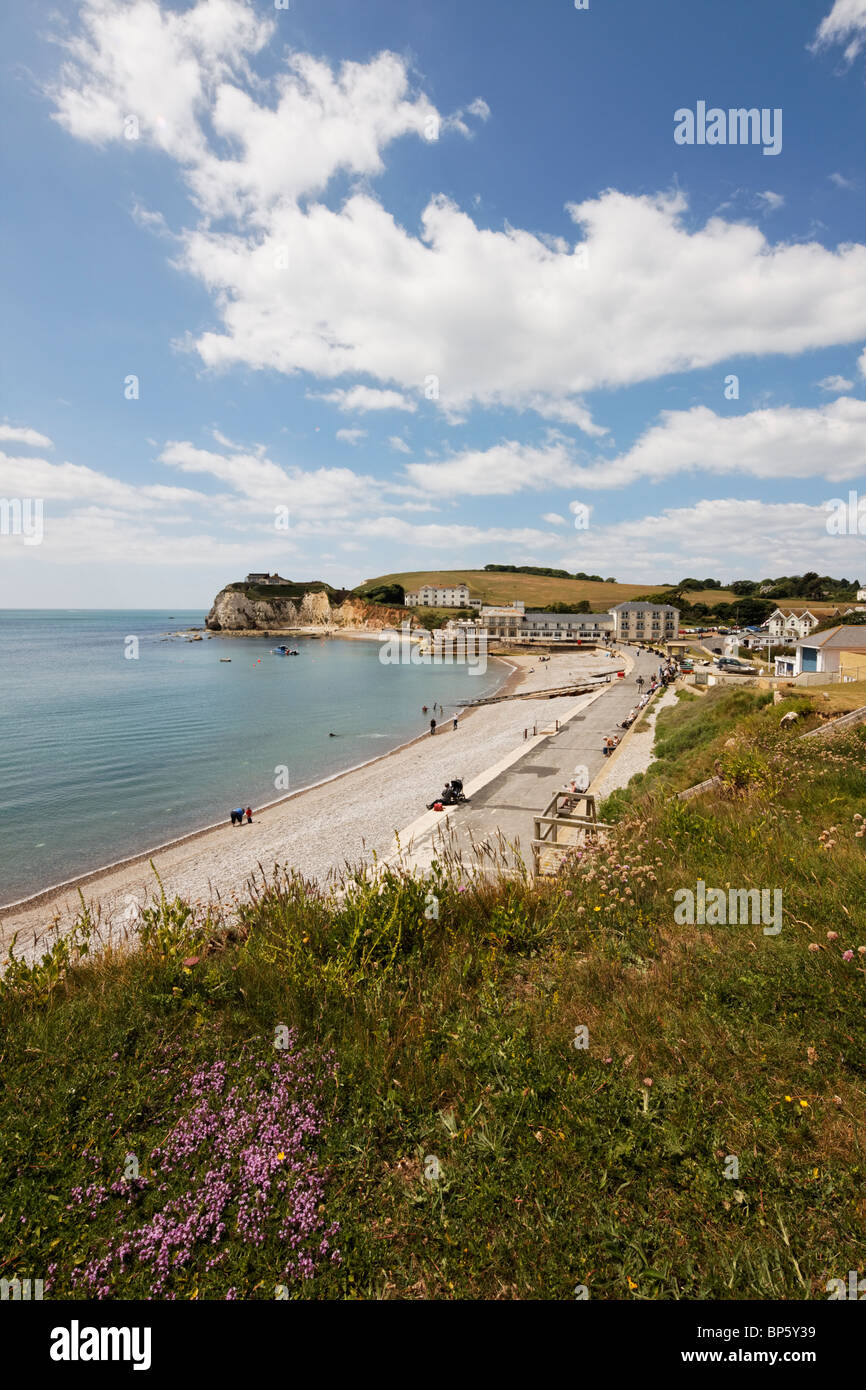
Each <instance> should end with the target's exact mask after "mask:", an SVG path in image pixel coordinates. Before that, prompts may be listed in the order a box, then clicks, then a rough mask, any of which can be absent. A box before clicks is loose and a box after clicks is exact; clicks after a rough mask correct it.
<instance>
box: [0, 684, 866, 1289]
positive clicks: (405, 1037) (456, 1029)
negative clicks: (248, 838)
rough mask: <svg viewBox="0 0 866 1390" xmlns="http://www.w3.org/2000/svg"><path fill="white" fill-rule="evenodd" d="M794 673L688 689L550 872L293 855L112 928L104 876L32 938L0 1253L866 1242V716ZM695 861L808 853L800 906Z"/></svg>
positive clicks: (288, 1268)
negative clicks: (297, 872)
mask: <svg viewBox="0 0 866 1390" xmlns="http://www.w3.org/2000/svg"><path fill="white" fill-rule="evenodd" d="M768 698H769V697H767V696H765V695H763V694H760V693H758V692H755V691H748V690H727V691H725V690H714V691H711V692H710V693H709V694H708V695H707V696H706V697H705V698H704V699H702V700H697V699H696V698H694V697H692V698H688V697H686V698H684V699H682V700H681V701H680V703H679V705H678V706H677V707H676V708H674V709H672V710H668V711H663V712H662V714H661V715H660V716H659V719H658V728H657V751H658V753H659V761H658V762H657V763H656V764H654V766H653V768H652V769H651V770H650V772H649V773H647V774H645V775H644V776H643V777H641V778H639V779H635V782H634V783H633V784H632V787H631V788H630V789H629V790H628V791H627V792H619V793H616V794H615V795H614V796H613V797H611V798H610V800H609V801H608V803H607V805H606V807H605V814H606V816H607V818H608V819H613V820H615V822H616V824H615V829H614V830H613V832H612V834H611V836H610V838H609V841H608V843H607V845H606V846H604V847H602V848H601V849H599V850H598V851H595V852H592V853H587V854H585V855H583V856H582V857H580V858H576V859H575V861H574V862H573V863H571V864H570V865H569V866H568V867H567V868H566V869H565V871H564V872H563V874H562V876H561V877H560V878H559V879H557V880H555V881H548V882H542V883H540V884H538V885H532V884H531V883H529V882H524V881H514V880H511V881H508V880H505V879H501V880H500V881H498V882H497V881H492V876H490V875H488V876H487V878H486V879H484V880H478V879H475V878H473V876H472V875H471V873H470V872H468V871H467V870H465V869H464V870H461V868H460V866H459V865H458V864H455V863H453V862H451V861H448V860H446V861H445V862H443V863H441V864H440V865H438V866H437V867H436V868H435V870H434V873H433V876H432V878H431V879H430V880H428V881H426V882H423V883H422V882H420V881H412V880H410V879H407V878H404V877H402V876H400V875H397V874H391V873H384V874H381V875H379V876H377V877H373V876H371V875H370V874H364V873H358V874H355V875H354V876H351V877H350V880H349V881H348V882H347V884H346V885H345V890H344V892H343V893H342V894H336V893H332V892H331V891H330V890H329V891H325V890H324V889H321V888H317V887H316V886H314V885H311V884H307V883H304V882H303V880H302V879H301V878H299V877H297V876H292V875H286V874H274V875H270V876H268V878H267V879H266V880H265V879H263V880H262V882H261V883H260V884H259V885H258V887H257V888H256V889H255V891H254V892H253V893H252V896H251V898H250V901H249V903H248V904H247V905H246V906H245V907H244V908H243V909H242V911H241V915H240V920H239V921H237V920H235V921H234V922H232V923H229V922H228V921H223V920H221V919H220V918H219V917H218V916H215V915H211V916H202V915H201V914H200V913H196V912H194V911H192V910H191V909H190V908H188V907H186V906H185V905H183V904H180V903H171V902H166V901H164V900H163V901H161V902H159V901H157V902H155V903H154V904H153V906H152V908H151V909H149V910H148V911H147V912H146V913H145V914H144V920H143V922H142V924H141V925H142V932H141V935H142V946H141V949H140V950H139V951H138V952H137V953H136V954H134V955H128V956H124V955H121V954H119V953H110V952H109V953H105V952H103V953H100V954H98V955H97V953H96V952H95V951H93V952H92V953H90V954H87V951H88V943H89V942H90V941H92V936H93V923H92V922H91V921H90V919H89V918H88V916H87V914H86V913H85V914H83V916H82V919H81V922H80V924H79V930H78V934H77V937H76V943H77V944H74V945H69V946H67V948H65V950H66V954H65V956H64V955H61V954H60V953H59V952H58V953H57V955H56V957H55V959H53V960H52V961H50V962H47V963H46V964H44V965H42V966H40V967H38V968H34V969H28V968H27V967H23V966H16V965H14V964H13V966H12V967H11V968H10V969H9V970H8V971H7V976H6V983H5V986H4V988H3V991H2V995H0V1077H2V1092H0V1276H3V1277H5V1278H12V1277H13V1276H16V1275H17V1276H19V1277H21V1278H24V1277H28V1276H31V1277H34V1278H40V1277H42V1278H44V1279H45V1280H46V1297H55V1298H57V1297H64V1296H66V1297H77V1298H90V1297H95V1296H102V1297H118V1298H131V1297H146V1296H153V1297H158V1298H163V1297H176V1298H181V1299H189V1298H219V1299H225V1298H266V1299H271V1298H275V1297H290V1298H295V1297H307V1298H395V1297H396V1298H485V1299H487V1298H491V1299H497V1298H498V1299H513V1298H521V1299H522V1298H554V1299H572V1298H574V1297H575V1296H578V1297H582V1296H589V1297H591V1298H602V1299H629V1298H634V1299H670V1298H685V1299H706V1298H720V1299H725V1298H735V1297H739V1298H752V1299H768V1298H790V1299H805V1298H825V1297H826V1296H827V1295H826V1292H825V1288H826V1284H827V1281H828V1279H830V1278H845V1277H846V1275H847V1271H848V1270H849V1269H858V1270H860V1271H861V1273H862V1272H863V1270H864V1266H866V1240H864V1218H866V1198H864V1176H866V1165H864V1154H863V1147H862V1146H863V1134H864V1118H866V1105H864V1081H866V1016H864V965H866V922H864V916H866V907H864V904H866V861H864V845H866V838H864V830H863V827H864V825H866V821H864V819H863V817H864V815H866V794H864V762H866V757H864V755H866V731H864V728H863V727H862V726H861V728H859V729H856V730H854V731H852V732H851V733H849V734H846V735H840V736H837V737H836V738H835V739H833V740H832V742H827V741H825V740H821V739H807V740H800V739H799V738H798V736H797V735H798V733H799V732H802V730H803V729H804V728H808V727H810V726H811V725H812V724H814V723H816V722H817V720H816V716H815V714H814V713H813V712H812V705H811V703H810V700H809V699H804V698H801V697H798V698H797V699H796V700H790V701H786V702H785V704H784V705H782V706H777V707H775V708H774V707H773V706H772V705H771V704H769V703H768ZM790 709H797V710H798V711H799V712H800V713H801V719H800V721H799V725H798V726H796V727H795V729H794V730H789V729H787V728H784V729H783V728H781V727H780V725H779V718H780V716H781V715H782V714H784V713H785V712H786V711H788V710H790ZM714 772H718V773H719V774H720V775H721V777H722V779H723V787H722V790H721V791H718V792H713V793H712V794H711V795H709V796H707V795H705V796H703V797H701V798H698V799H696V800H693V801H689V802H681V801H679V800H677V799H676V798H675V797H673V796H672V793H673V792H674V791H676V790H677V789H680V788H683V787H686V786H689V785H691V784H693V783H695V782H697V781H698V780H700V779H702V778H704V777H708V776H711V775H713V773H714ZM698 879H702V880H704V881H705V882H706V883H707V884H708V885H710V886H714V887H726V886H729V885H730V886H733V887H743V888H750V887H758V888H771V889H774V888H781V889H782V892H783V903H784V926H783V929H782V931H781V933H780V934H779V935H777V936H767V935H765V934H764V933H763V930H762V927H761V926H760V925H758V926H748V925H744V926H700V925H695V926H677V925H676V924H675V922H674V900H673V894H674V892H675V891H676V890H677V889H681V888H683V887H691V888H692V889H694V887H695V885H696V882H697V880H698ZM584 1030H585V1031H584ZM584 1043H586V1044H587V1045H586V1046H583V1045H582V1044H584ZM584 1291H585V1292H584Z"/></svg>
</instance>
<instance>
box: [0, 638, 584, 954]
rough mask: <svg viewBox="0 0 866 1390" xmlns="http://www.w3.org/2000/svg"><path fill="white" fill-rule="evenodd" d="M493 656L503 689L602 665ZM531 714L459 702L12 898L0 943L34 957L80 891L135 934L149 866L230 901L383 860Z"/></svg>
mask: <svg viewBox="0 0 866 1390" xmlns="http://www.w3.org/2000/svg"><path fill="white" fill-rule="evenodd" d="M496 660H498V661H501V662H502V664H503V665H504V666H506V667H510V668H511V669H510V670H508V672H507V674H506V677H505V679H504V681H503V682H502V684H501V685H500V686H499V687H498V693H500V694H509V693H514V692H515V691H516V690H517V689H518V688H519V689H520V690H521V693H526V691H527V689H536V690H539V691H541V690H543V689H544V688H545V687H547V686H549V685H550V683H551V681H550V678H551V676H554V675H556V676H558V677H561V678H562V683H564V682H565V680H566V678H567V673H568V672H569V668H571V669H572V672H574V676H575V679H582V678H583V676H584V674H588V673H589V672H590V671H592V670H593V669H594V668H596V667H597V666H598V664H599V663H598V659H597V655H596V654H595V653H589V652H587V653H584V654H582V655H578V654H575V653H569V654H566V653H562V654H557V655H556V656H553V657H552V659H551V662H550V664H547V663H545V664H543V665H541V666H538V665H537V658H536V657H535V656H532V655H523V654H522V653H521V654H512V655H511V656H510V659H509V660H503V658H501V657H497V658H496ZM581 667H583V670H582V671H581V670H580V668H581ZM574 668H577V670H576V671H575V669H574ZM573 703H574V697H573V696H571V697H567V696H566V697H556V698H553V699H546V698H545V699H544V701H543V710H544V719H545V721H546V722H549V721H550V720H551V719H553V718H554V717H556V716H557V715H559V714H562V713H564V712H565V710H566V709H567V708H569V707H571V706H573ZM480 712H483V718H479V717H478V715H479V713H480ZM469 715H475V716H476V717H475V718H472V719H470V718H469V717H468V716H469ZM531 723H532V720H531V718H530V716H529V711H528V710H527V709H526V706H525V704H524V703H523V701H519V702H517V701H511V700H505V701H503V702H502V703H500V704H493V705H485V706H480V707H466V708H464V709H463V711H462V713H461V715H460V717H459V722H458V727H457V729H456V730H453V729H452V726H451V722H450V720H449V721H447V723H446V724H445V726H444V727H443V726H440V727H439V729H438V730H437V735H436V736H435V737H431V736H430V735H429V734H428V733H424V734H420V735H417V736H416V737H414V738H412V739H411V740H409V741H408V742H406V743H403V744H401V745H400V746H399V747H397V748H393V749H390V750H389V751H388V752H387V753H383V754H380V755H379V756H377V757H376V758H373V759H370V760H367V761H366V762H364V763H362V764H360V765H356V766H354V767H352V768H347V769H344V770H343V771H341V772H339V773H336V774H333V775H332V776H330V777H329V778H327V779H323V780H321V781H320V782H318V783H316V784H313V785H311V786H308V787H303V788H299V789H298V790H297V791H295V792H291V793H289V794H288V795H286V796H284V797H281V798H279V799H278V800H277V801H275V802H272V803H269V804H268V806H267V807H262V808H259V809H258V810H257V811H256V813H255V815H254V819H253V823H252V824H251V825H247V824H245V825H244V826H242V827H241V828H240V829H239V828H237V827H230V826H229V822H228V818H227V817H226V819H225V820H223V821H220V822H219V823H218V824H217V825H214V826H206V827H202V828H200V829H198V830H195V831H193V832H190V833H189V834H187V835H185V836H183V837H179V838H176V839H174V840H173V841H171V842H169V843H167V844H166V845H162V846H158V847H156V848H151V849H149V850H147V851H143V852H142V853H140V854H138V855H135V856H130V857H128V858H126V859H124V860H121V861H118V862H117V863H116V864H113V865H106V866H103V867H101V868H99V869H94V870H91V871H90V872H89V873H87V874H83V875H79V876H78V877H76V878H74V879H72V880H70V881H68V882H66V883H63V884H58V885H52V886H50V887H48V888H46V889H43V890H41V891H40V892H38V893H36V894H33V895H31V896H30V897H29V898H25V899H23V900H19V901H18V903H16V904H8V905H7V906H6V907H4V908H3V909H0V943H2V945H3V946H4V948H6V949H8V943H9V941H10V939H11V937H12V936H13V935H16V934H17V935H18V954H19V955H22V956H23V957H24V958H26V959H31V960H32V959H35V958H38V955H39V954H40V953H39V951H38V949H37V948H38V945H39V942H40V941H42V940H43V939H44V938H46V937H48V938H49V939H50V940H53V939H54V938H55V935H56V934H62V933H63V932H64V931H66V930H68V929H69V927H70V926H71V924H72V922H73V921H74V920H75V918H76V917H77V916H78V914H79V913H80V911H81V900H80V897H79V894H80V895H81V896H82V897H84V900H85V902H86V903H87V904H88V905H89V906H90V907H91V909H92V911H93V914H94V918H95V920H96V922H97V924H98V929H97V939H98V940H101V941H102V942H103V944H105V942H106V941H109V942H115V943H117V942H118V941H119V940H123V941H128V940H130V939H132V938H134V935H135V920H136V918H137V915H138V910H140V908H141V907H142V906H143V905H144V904H146V903H147V902H152V901H153V900H154V897H155V896H156V894H157V881H156V879H155V875H154V870H155V872H156V874H158V875H159V880H160V882H161V884H162V887H163V891H164V892H165V895H166V897H167V898H168V899H169V900H171V899H172V898H174V897H175V896H177V897H180V898H182V899H184V900H186V901H188V902H190V903H194V904H196V905H198V906H204V905H205V904H207V903H208V902H213V903H216V904H220V905H221V906H222V907H223V908H224V909H226V908H227V909H229V910H230V909H231V908H232V907H233V906H234V905H235V904H236V903H237V902H238V901H240V900H241V899H242V898H243V897H244V896H245V895H246V894H247V893H248V891H249V885H250V883H251V881H252V880H253V879H254V878H259V877H260V876H261V874H262V873H264V874H265V875H266V876H270V874H271V872H272V871H273V870H274V869H282V868H283V867H286V866H287V867H289V868H294V869H296V870H297V871H298V872H299V873H301V874H302V875H303V876H304V878H306V879H308V880H310V881H316V882H319V883H323V884H324V883H327V882H330V881H334V880H335V879H338V878H339V876H340V874H341V873H343V872H345V871H346V869H351V868H354V867H356V866H359V865H362V864H370V863H371V862H373V861H374V860H378V861H381V860H384V859H386V858H387V857H388V856H389V855H390V854H391V853H392V851H393V849H394V848H395V844H396V843H397V842H398V839H399V837H400V836H401V835H402V834H403V832H404V829H405V828H406V827H408V826H410V825H412V824H413V823H414V822H415V821H416V820H417V819H418V816H419V814H421V813H422V811H423V810H424V808H425V806H426V804H427V802H429V801H430V799H431V797H433V796H435V795H436V793H437V791H438V789H439V788H440V787H441V786H443V785H444V783H445V782H447V781H448V780H449V779H450V778H451V777H454V776H460V777H462V778H463V779H464V781H465V782H466V783H467V784H469V783H470V782H472V781H473V780H474V779H477V778H478V777H479V776H481V775H483V774H484V773H485V772H486V771H487V769H489V768H491V767H492V766H494V765H495V764H497V763H499V762H500V761H501V760H502V759H503V758H506V757H510V756H512V755H514V756H519V755H520V754H522V751H523V749H522V740H523V736H524V730H525V728H526V726H527V725H530V726H531ZM151 860H152V861H153V866H154V867H153V868H151V867H150V862H151ZM82 890H84V891H82ZM88 890H89V891H88ZM43 949H44V947H43Z"/></svg>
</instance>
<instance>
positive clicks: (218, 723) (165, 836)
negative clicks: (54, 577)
mask: <svg viewBox="0 0 866 1390" xmlns="http://www.w3.org/2000/svg"><path fill="white" fill-rule="evenodd" d="M203 624H204V613H202V612H194V613H191V612H184V611H182V610H177V611H176V612H174V613H173V614H169V613H168V612H142V611H135V612H116V611H114V612H81V611H73V612H46V611H41V610H40V611H32V612H27V611H22V610H0V718H2V729H3V738H2V743H0V817H2V821H0V823H2V834H0V905H2V904H5V903H9V902H13V901H15V900H16V899H17V898H21V897H24V896H25V895H27V894H29V893H35V892H38V891H39V890H40V889H41V888H45V887H48V886H50V885H51V884H54V883H59V882H62V881H63V880H64V879H67V878H71V877H74V876H75V875H77V874H81V873H87V872H88V871H90V870H92V869H96V868H99V867H101V866H102V865H103V864H107V863H110V862H112V861H113V860H116V859H122V858H124V857H125V856H127V855H131V854H136V853H140V852H141V851H143V850H146V849H149V848H151V847H153V846H155V845H157V844H161V843H162V842H163V841H165V840H170V839H172V838H173V837H174V836H176V835H182V834H184V833H185V832H186V831H189V830H195V829H198V828H199V827H201V826H205V825H210V824H212V823H213V822H215V821H219V820H222V819H223V818H224V817H225V818H226V819H227V818H228V813H229V810H230V809H231V808H232V807H233V806H239V805H241V804H243V805H244V806H247V805H252V806H256V805H262V804H264V803H265V802H268V801H274V800H276V799H277V798H278V797H279V796H282V795H285V794H286V793H285V790H284V788H283V786H276V785H275V779H276V777H277V775H278V774H277V773H276V769H277V768H280V767H286V768H288V779H289V788H288V789H289V791H295V790H297V789H298V788H300V787H304V786H310V785H311V784H312V783H314V782H318V781H321V780H322V779H323V778H325V777H329V776H331V775H333V774H334V773H336V772H340V771H343V770H344V769H346V768H348V767H354V766H356V765H357V764H358V763H362V762H367V761H368V760H369V759H370V758H375V757H378V756H379V755H380V754H382V753H385V752H388V750H389V749H391V748H396V747H397V746H398V745H399V744H401V743H405V742H406V741H407V740H408V739H411V738H414V737H415V736H416V735H418V734H421V733H424V731H425V730H426V729H427V728H428V726H429V720H430V713H428V714H426V715H424V714H422V713H421V706H422V705H425V704H426V705H428V706H431V712H432V705H433V703H434V701H435V702H436V703H437V704H438V703H441V704H442V705H443V706H444V709H445V714H444V715H440V714H438V712H437V718H438V719H444V718H448V717H450V716H451V715H452V714H454V713H456V711H457V709H459V708H460V702H461V700H463V701H465V700H469V699H474V698H477V697H478V696H480V695H486V694H490V693H491V691H492V690H494V689H495V688H496V687H497V686H498V685H499V684H500V683H501V681H502V678H503V674H504V668H503V667H502V666H501V665H498V664H497V663H492V664H491V666H490V668H489V670H488V671H487V672H486V674H485V675H483V676H473V675H470V674H469V673H468V671H467V670H466V668H465V667H460V666H430V667H417V666H411V665H384V664H383V663H382V662H380V660H379V644H378V642H367V641H347V640H342V639H339V638H337V639H324V638H318V637H313V638H303V637H298V638H295V639H292V641H291V645H292V646H294V647H297V649H298V652H299V655H298V656H293V657H278V656H273V655H271V651H270V649H271V647H272V646H273V645H274V639H267V638H260V637H250V638H242V637H231V638H219V637H217V636H214V637H213V638H212V639H211V640H210V641H208V640H207V638H205V640H204V641H202V642H188V641H186V640H185V639H184V638H183V637H178V636H173V637H167V635H166V634H168V633H173V632H178V631H180V630H181V629H183V628H188V627H193V626H197V627H203ZM128 637H136V638H137V639H138V658H137V659H128V658H126V657H125V656H124V651H125V648H126V646H127V644H126V641H125V639H126V638H128ZM281 640H282V639H281ZM226 656H228V657H231V664H228V663H224V662H221V661H220V657H226ZM332 732H333V733H334V734H336V735H337V737H336V738H330V737H329V735H330V734H331V733H332ZM382 775H383V777H385V776H387V775H388V773H387V770H386V769H383V773H382ZM358 814H359V815H363V807H359V808H358Z"/></svg>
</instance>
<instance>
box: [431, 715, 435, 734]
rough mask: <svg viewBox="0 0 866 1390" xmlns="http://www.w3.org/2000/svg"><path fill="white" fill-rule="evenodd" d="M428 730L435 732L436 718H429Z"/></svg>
mask: <svg viewBox="0 0 866 1390" xmlns="http://www.w3.org/2000/svg"><path fill="white" fill-rule="evenodd" d="M430 732H431V734H435V732H436V720H435V719H431V720H430Z"/></svg>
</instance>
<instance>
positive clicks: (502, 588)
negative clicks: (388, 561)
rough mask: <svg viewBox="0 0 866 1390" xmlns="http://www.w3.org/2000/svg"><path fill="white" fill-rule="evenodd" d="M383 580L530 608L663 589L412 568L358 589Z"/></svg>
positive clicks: (697, 598) (709, 594)
mask: <svg viewBox="0 0 866 1390" xmlns="http://www.w3.org/2000/svg"><path fill="white" fill-rule="evenodd" d="M383 584H402V585H403V588H404V589H406V590H408V591H409V592H410V593H411V592H412V591H413V590H415V589H418V588H420V586H421V585H422V584H438V585H449V584H468V585H469V590H470V593H471V595H472V597H473V598H480V599H481V600H482V602H483V603H497V604H507V603H510V602H511V601H512V599H522V600H523V602H524V603H525V604H526V606H527V608H529V607H531V606H533V605H536V604H537V605H539V606H541V607H544V606H545V605H546V604H548V603H580V601H581V600H582V599H586V600H587V601H588V602H589V603H591V604H592V605H593V609H594V611H597V612H604V611H605V610H606V609H608V608H609V607H610V605H611V604H613V603H622V602H623V600H625V599H630V598H636V597H638V596H639V595H641V594H648V593H661V592H662V591H663V590H662V588H661V587H659V586H656V585H653V584H594V583H592V582H591V581H589V580H585V579H553V578H551V577H549V576H547V575H537V574H501V573H496V572H488V571H486V570H412V571H408V572H406V573H403V574H383V575H380V576H379V577H378V578H377V579H367V580H365V581H364V583H363V584H361V585H360V586H359V587H358V589H357V590H356V593H359V594H363V592H364V590H365V589H368V588H378V587H379V586H380V585H383ZM736 597H737V596H736V594H732V593H730V592H729V590H727V589H706V590H701V592H700V593H695V594H690V595H689V599H690V601H691V602H693V603H713V602H717V603H733V602H736Z"/></svg>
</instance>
